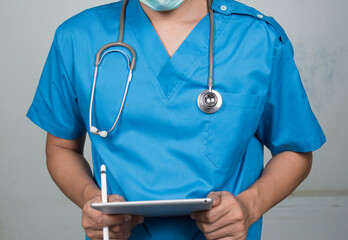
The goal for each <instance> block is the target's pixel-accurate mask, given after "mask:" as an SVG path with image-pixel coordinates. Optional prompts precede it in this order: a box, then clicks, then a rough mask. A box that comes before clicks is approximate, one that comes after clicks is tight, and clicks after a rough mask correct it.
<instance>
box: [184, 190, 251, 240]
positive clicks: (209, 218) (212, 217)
mask: <svg viewBox="0 0 348 240" xmlns="http://www.w3.org/2000/svg"><path fill="white" fill-rule="evenodd" d="M208 198H213V199H214V202H213V207H212V209H210V210H209V211H203V212H195V213H192V214H191V218H193V219H195V220H196V225H197V227H198V228H199V229H200V230H201V231H202V232H203V233H204V235H205V237H206V238H207V240H212V239H221V240H245V239H246V237H247V235H248V229H249V227H250V225H251V222H250V217H249V214H248V209H247V208H246V206H245V204H244V203H243V202H242V200H240V199H239V198H238V197H236V196H233V195H232V194H231V193H229V192H225V191H224V192H211V193H209V195H208Z"/></svg>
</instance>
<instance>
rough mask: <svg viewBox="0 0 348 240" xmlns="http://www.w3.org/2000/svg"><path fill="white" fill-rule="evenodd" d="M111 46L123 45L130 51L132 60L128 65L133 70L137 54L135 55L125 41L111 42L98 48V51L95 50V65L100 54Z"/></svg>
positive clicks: (97, 63)
mask: <svg viewBox="0 0 348 240" xmlns="http://www.w3.org/2000/svg"><path fill="white" fill-rule="evenodd" d="M112 47H124V48H126V49H128V50H129V51H130V52H131V54H132V60H131V62H130V65H129V69H130V70H134V67H135V62H136V60H137V55H136V53H135V51H134V49H133V48H132V47H131V46H130V45H128V44H127V43H124V42H112V43H109V44H106V45H104V46H103V47H102V48H101V49H99V51H98V52H97V55H96V57H95V62H94V64H95V66H98V65H99V64H100V58H101V56H102V54H103V53H104V52H105V51H106V50H107V49H109V48H112Z"/></svg>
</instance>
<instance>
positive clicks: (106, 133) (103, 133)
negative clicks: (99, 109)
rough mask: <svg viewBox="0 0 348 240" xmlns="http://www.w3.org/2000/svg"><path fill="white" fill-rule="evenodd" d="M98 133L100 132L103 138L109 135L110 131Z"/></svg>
mask: <svg viewBox="0 0 348 240" xmlns="http://www.w3.org/2000/svg"><path fill="white" fill-rule="evenodd" d="M98 134H99V136H101V137H103V138H105V137H107V136H108V132H107V131H100V132H99V133H98Z"/></svg>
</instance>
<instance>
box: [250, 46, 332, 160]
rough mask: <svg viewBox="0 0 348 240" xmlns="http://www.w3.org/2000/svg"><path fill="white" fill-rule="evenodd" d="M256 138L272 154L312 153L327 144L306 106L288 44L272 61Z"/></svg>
mask: <svg viewBox="0 0 348 240" xmlns="http://www.w3.org/2000/svg"><path fill="white" fill-rule="evenodd" d="M256 135H257V137H258V138H259V139H260V141H261V142H262V143H263V144H264V145H265V146H266V147H267V148H268V149H269V150H270V151H271V152H272V154H273V155H276V154H278V153H280V152H283V151H293V152H311V151H314V150H317V149H318V148H320V147H321V146H322V145H323V144H324V143H325V141H326V139H325V135H324V133H323V131H322V129H321V127H320V125H319V123H318V121H317V119H316V117H315V116H314V114H313V112H312V110H311V107H310V105H309V102H308V99H307V95H306V92H305V90H304V88H303V85H302V82H301V78H300V75H299V72H298V69H297V67H296V64H295V62H294V59H293V48H292V45H291V42H290V41H287V42H286V43H285V44H284V45H283V47H282V48H281V49H280V50H279V51H278V53H277V55H276V56H275V58H274V60H273V64H272V72H271V75H270V86H269V94H268V100H267V102H266V105H265V108H264V112H263V115H262V117H261V120H260V124H259V126H258V129H257V132H256Z"/></svg>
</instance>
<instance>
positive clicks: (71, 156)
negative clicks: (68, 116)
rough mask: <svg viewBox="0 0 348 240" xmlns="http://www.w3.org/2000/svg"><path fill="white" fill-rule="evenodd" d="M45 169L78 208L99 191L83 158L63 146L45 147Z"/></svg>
mask: <svg viewBox="0 0 348 240" xmlns="http://www.w3.org/2000/svg"><path fill="white" fill-rule="evenodd" d="M46 155H47V168H48V171H49V173H50V175H51V177H52V178H53V180H54V182H55V183H56V184H57V186H58V187H59V188H60V190H61V191H62V192H63V193H64V194H65V195H66V196H67V197H68V198H69V199H71V200H72V201H73V202H74V203H75V204H76V205H78V206H79V207H80V208H82V207H83V204H84V202H85V201H87V200H88V199H91V198H93V197H95V196H97V195H98V194H100V190H99V188H98V187H97V185H96V184H95V182H94V180H93V177H92V173H91V169H90V166H89V164H88V162H87V161H86V159H85V158H84V156H83V155H82V154H81V153H79V152H76V151H73V150H71V149H69V148H65V147H64V146H60V145H56V144H54V142H53V143H52V142H50V140H49V138H48V141H47V147H46Z"/></svg>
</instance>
